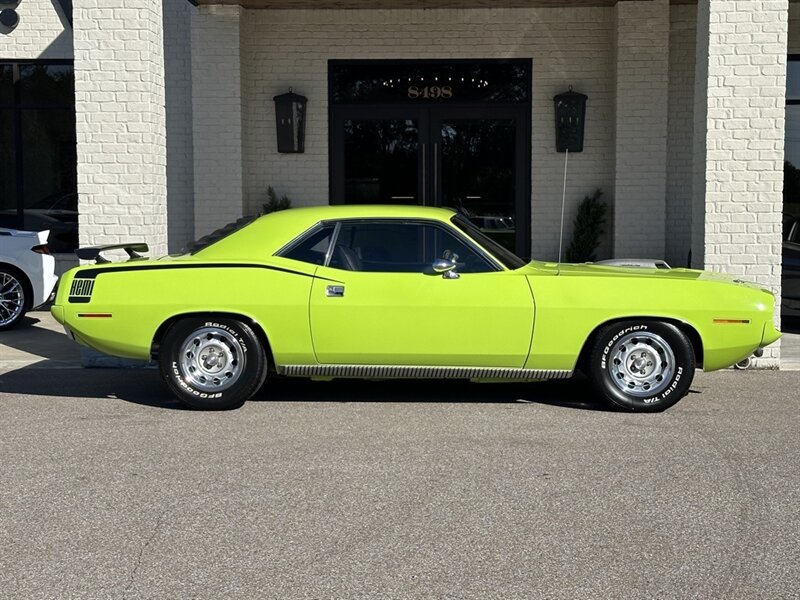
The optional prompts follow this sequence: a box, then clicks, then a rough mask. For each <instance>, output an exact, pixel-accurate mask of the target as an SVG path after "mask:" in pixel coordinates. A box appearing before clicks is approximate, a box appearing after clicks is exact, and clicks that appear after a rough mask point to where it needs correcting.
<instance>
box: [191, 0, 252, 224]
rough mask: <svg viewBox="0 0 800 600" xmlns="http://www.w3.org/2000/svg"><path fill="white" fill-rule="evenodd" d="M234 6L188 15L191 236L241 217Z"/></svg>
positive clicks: (236, 16) (236, 14) (239, 96)
mask: <svg viewBox="0 0 800 600" xmlns="http://www.w3.org/2000/svg"><path fill="white" fill-rule="evenodd" d="M242 13H243V11H242V9H241V8H240V7H239V6H201V7H200V8H199V9H198V10H197V11H194V12H193V13H192V112H193V119H194V133H193V136H194V202H195V205H194V218H195V225H194V230H195V236H196V237H201V236H203V235H205V234H207V233H210V232H211V231H213V230H214V229H217V228H218V227H221V226H223V225H225V224H226V223H229V222H231V221H234V220H236V219H238V218H239V217H241V216H242V210H243V203H242V200H243V192H242V187H243V186H242V84H241V60H240V47H239V44H240V42H239V40H240V35H239V24H240V18H241V15H242Z"/></svg>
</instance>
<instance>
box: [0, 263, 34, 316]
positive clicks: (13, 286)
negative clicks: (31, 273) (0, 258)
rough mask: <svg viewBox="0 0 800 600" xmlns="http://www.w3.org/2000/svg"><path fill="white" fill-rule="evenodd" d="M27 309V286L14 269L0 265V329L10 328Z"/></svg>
mask: <svg viewBox="0 0 800 600" xmlns="http://www.w3.org/2000/svg"><path fill="white" fill-rule="evenodd" d="M27 310H28V288H27V286H26V282H25V281H24V280H23V279H22V277H21V276H20V275H19V273H17V272H16V271H15V270H12V269H9V268H7V267H0V331H3V330H6V329H11V328H12V327H14V326H15V325H16V324H17V323H19V322H20V321H21V320H22V317H24V316H25V313H26V312H27Z"/></svg>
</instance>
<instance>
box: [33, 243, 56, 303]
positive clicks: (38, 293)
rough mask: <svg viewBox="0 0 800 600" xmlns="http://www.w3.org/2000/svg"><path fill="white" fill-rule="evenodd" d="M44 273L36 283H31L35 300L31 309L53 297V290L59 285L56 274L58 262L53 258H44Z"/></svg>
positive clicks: (37, 278) (46, 256)
mask: <svg viewBox="0 0 800 600" xmlns="http://www.w3.org/2000/svg"><path fill="white" fill-rule="evenodd" d="M42 259H43V260H42V272H41V273H40V274H38V276H37V277H36V278H35V280H34V281H31V287H32V288H33V299H32V302H31V308H36V307H37V306H41V305H42V304H44V303H45V302H47V301H48V300H50V298H51V297H52V295H53V290H54V289H55V287H56V283H58V275H56V274H55V267H56V261H55V259H54V258H53V257H52V256H49V255H45V256H42Z"/></svg>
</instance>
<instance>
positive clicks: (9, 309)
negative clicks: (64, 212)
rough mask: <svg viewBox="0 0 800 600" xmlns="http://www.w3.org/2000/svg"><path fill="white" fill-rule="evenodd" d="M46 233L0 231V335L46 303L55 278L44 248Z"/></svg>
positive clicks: (54, 263) (54, 264)
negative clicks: (27, 313) (32, 310)
mask: <svg viewBox="0 0 800 600" xmlns="http://www.w3.org/2000/svg"><path fill="white" fill-rule="evenodd" d="M49 235H50V232H49V231H39V232H36V231H17V230H16V229H1V228H0V331H2V330H4V329H11V328H12V327H14V325H16V324H17V323H19V322H20V321H21V320H22V317H24V316H25V313H26V312H28V311H29V310H31V309H32V308H36V307H37V306H40V305H42V304H44V303H45V302H47V301H48V300H49V299H50V296H51V294H52V293H53V288H54V287H55V286H56V282H57V281H58V277H57V276H56V274H55V269H56V260H55V258H53V256H52V255H51V254H50V249H49V248H48V247H47V237H48V236H49Z"/></svg>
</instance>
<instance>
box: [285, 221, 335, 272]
mask: <svg viewBox="0 0 800 600" xmlns="http://www.w3.org/2000/svg"><path fill="white" fill-rule="evenodd" d="M333 230H334V226H333V225H326V226H325V227H322V228H320V229H317V230H315V231H312V232H311V233H308V234H306V235H305V236H304V237H303V238H302V239H301V240H300V241H298V242H296V243H294V244H292V246H291V247H290V248H289V249H288V250H286V251H284V252H281V256H284V257H286V258H292V259H294V260H299V261H301V262H304V263H309V264H312V265H324V264H325V256H326V255H327V253H328V247H329V246H330V244H331V236H332V235H333Z"/></svg>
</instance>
